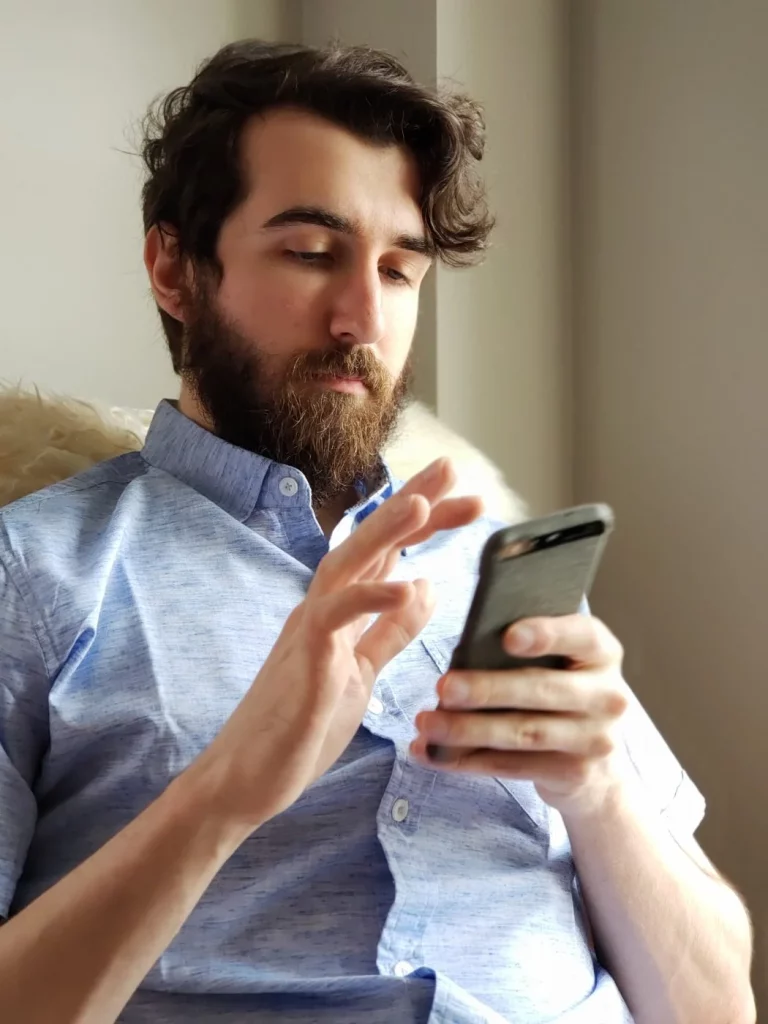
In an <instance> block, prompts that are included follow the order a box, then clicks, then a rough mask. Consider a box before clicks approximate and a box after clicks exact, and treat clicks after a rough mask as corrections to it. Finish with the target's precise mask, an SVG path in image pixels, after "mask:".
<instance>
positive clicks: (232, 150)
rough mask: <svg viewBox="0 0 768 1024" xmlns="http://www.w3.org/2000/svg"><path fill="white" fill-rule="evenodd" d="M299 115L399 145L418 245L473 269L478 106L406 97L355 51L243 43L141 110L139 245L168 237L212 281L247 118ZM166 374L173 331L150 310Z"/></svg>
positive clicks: (392, 78)
mask: <svg viewBox="0 0 768 1024" xmlns="http://www.w3.org/2000/svg"><path fill="white" fill-rule="evenodd" d="M280 106H291V107H301V108H303V109H305V110H308V111H311V112H312V113H315V114H318V115H320V116H322V117H325V118H327V119H328V120H329V121H332V122H334V123H335V124H337V125H340V126H341V127H343V128H346V129H347V130H348V131H350V132H353V133H354V134H355V135H357V136H359V137H361V138H364V139H366V140H369V141H371V142H374V143H378V144H381V145H393V144H394V145H403V146H405V147H406V148H407V149H408V150H410V151H411V152H412V153H413V155H414V157H415V159H416V163H417V166H418V169H419V174H420V181H421V211H422V216H423V218H424V227H425V232H426V236H427V241H428V242H429V244H430V247H431V249H432V250H433V252H434V254H435V256H436V257H437V258H438V259H440V260H442V261H443V262H444V263H446V264H448V265H450V266H468V265H471V264H473V263H476V262H478V261H479V259H480V257H481V255H482V253H483V250H484V249H485V248H486V246H487V244H488V236H489V234H490V231H491V228H492V226H493V219H492V217H491V216H490V214H489V212H488V207H487V205H486V198H485V189H484V186H483V183H482V180H481V178H480V176H479V174H478V172H477V167H476V163H477V161H479V160H480V159H481V158H482V155H483V149H484V145H485V122H484V119H483V113H482V109H481V107H480V105H479V104H478V103H476V102H474V101H473V100H471V99H470V98H469V97H467V96H465V95H462V94H460V93H457V92H444V91H438V90H435V89H429V88H426V87H423V86H420V85H417V84H416V82H415V81H414V80H413V78H412V77H411V75H410V74H409V73H408V72H407V71H406V69H405V68H404V67H403V65H402V64H400V62H399V61H397V60H396V59H395V58H394V57H392V56H390V55H389V54H387V53H384V52H382V51H379V50H374V49H371V48H369V47H365V46H340V45H333V46H330V47H328V48H325V49H315V48H313V47H309V46H299V45H293V44H285V43H277V44H276V43H265V42H262V41H261V40H258V39H246V40H242V41H240V42H236V43H231V44H229V45H227V46H224V47H222V49H220V50H219V51H218V52H217V53H216V54H215V55H214V56H213V57H211V58H210V59H209V60H207V61H205V62H204V63H203V64H202V65H201V66H200V68H199V69H198V71H197V73H196V74H195V77H194V78H193V79H192V81H191V82H190V83H189V85H186V86H182V87H180V88H178V89H174V90H173V91H172V92H170V93H169V94H168V95H167V96H165V97H163V98H160V99H158V100H157V101H155V102H154V103H153V104H152V106H151V107H150V109H149V111H148V113H147V115H146V117H145V119H144V122H143V141H142V146H141V156H142V158H143V161H144V164H145V166H146V171H147V176H146V180H145V183H144V187H143V190H142V209H143V217H144V231H145V233H146V232H148V231H149V229H150V228H151V227H152V226H153V225H157V226H158V227H162V226H163V225H166V224H167V225H170V226H171V227H172V228H173V230H174V233H175V234H176V236H177V244H178V251H179V255H180V256H182V257H189V258H191V259H192V261H193V262H194V263H196V264H198V265H200V266H206V267H207V268H209V269H211V270H213V272H214V273H215V274H216V275H217V277H218V278H219V279H220V278H221V274H222V268H221V265H220V264H219V261H218V259H217V256H216V243H217V240H218V236H219V231H220V228H221V225H222V224H223V222H224V221H225V219H226V218H227V216H228V215H229V214H230V213H231V212H232V211H233V210H234V209H235V208H236V207H237V205H238V204H239V203H240V202H241V201H242V200H243V199H244V198H245V195H244V188H245V185H244V181H243V175H242V168H241V160H240V152H239V141H240V136H241V133H242V130H243V127H244V125H245V124H246V122H247V121H248V120H249V119H250V118H251V117H253V115H254V114H259V113H263V112H264V111H266V110H269V109H274V108H275V107H280ZM160 317H161V319H162V323H163V328H164V330H165V334H166V337H167V339H168V344H169V347H170V350H171V354H172V356H173V360H174V368H175V369H176V370H177V372H178V370H179V366H178V361H179V350H180V348H181V332H182V325H181V324H180V323H179V321H178V320H175V319H174V318H173V317H171V316H169V315H168V314H167V313H165V312H164V311H163V310H160Z"/></svg>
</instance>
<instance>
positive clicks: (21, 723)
mask: <svg viewBox="0 0 768 1024" xmlns="http://www.w3.org/2000/svg"><path fill="white" fill-rule="evenodd" d="M47 695H48V674H47V672H46V668H45V664H44V659H43V654H42V650H41V648H40V645H39V643H38V640H37V637H36V635H35V630H34V624H33V621H32V617H31V615H30V611H29V608H28V605H27V602H25V600H24V597H23V595H22V592H21V590H20V589H19V586H18V584H17V583H16V582H15V581H14V580H13V579H12V577H11V574H10V571H9V569H8V566H7V565H4V564H3V561H2V560H0V917H8V911H9V908H10V905H11V902H12V900H13V894H14V891H15V889H16V884H17V882H18V880H19V877H20V875H21V872H22V869H23V867H24V861H25V859H26V856H27V851H28V849H29V845H30V842H31V841H32V835H33V833H34V830H35V825H36V823H37V802H36V800H35V796H34V793H33V790H32V787H33V785H34V780H35V777H36V776H37V773H38V769H39V766H40V762H41V759H42V757H43V754H44V753H45V750H46V749H47V746H48V738H49V727H48V696H47Z"/></svg>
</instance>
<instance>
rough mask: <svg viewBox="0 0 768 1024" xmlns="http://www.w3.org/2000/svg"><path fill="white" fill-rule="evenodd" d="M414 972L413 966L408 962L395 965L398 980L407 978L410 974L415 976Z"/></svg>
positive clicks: (402, 961)
mask: <svg viewBox="0 0 768 1024" xmlns="http://www.w3.org/2000/svg"><path fill="white" fill-rule="evenodd" d="M413 971H414V966H413V964H409V963H408V961H407V960H400V961H398V963H396V964H395V974H396V975H397V976H398V978H407V977H408V975H409V974H413Z"/></svg>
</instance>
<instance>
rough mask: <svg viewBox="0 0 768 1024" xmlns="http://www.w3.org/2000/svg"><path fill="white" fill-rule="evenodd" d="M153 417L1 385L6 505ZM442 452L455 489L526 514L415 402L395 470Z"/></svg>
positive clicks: (515, 514) (128, 436) (497, 510)
mask: <svg viewBox="0 0 768 1024" xmlns="http://www.w3.org/2000/svg"><path fill="white" fill-rule="evenodd" d="M151 418H152V413H151V412H150V411H144V410H139V409H119V408H112V409H109V408H107V407H105V406H100V405H98V404H95V403H90V402H83V401H79V400H77V399H74V398H59V397H52V396H44V395H41V394H39V393H38V392H30V391H22V390H20V389H19V388H7V389H0V507H2V506H3V505H6V504H8V503H9V502H11V501H15V500H16V499H17V498H21V497H23V496H24V495H26V494H30V493H32V492H33V491H37V490H39V489H40V488H42V487H46V486H48V484H52V483H56V482H57V481H58V480H64V479H66V478H67V477H69V476H73V475H74V474H75V473H79V472H81V471H82V470H84V469H87V468H88V467H89V466H91V465H93V464H94V463H95V462H100V461H102V460H103V459H111V458H113V457H114V456H115V455H121V454H123V453H124V452H129V451H134V450H136V449H138V448H141V446H142V443H143V440H144V435H145V434H146V431H147V427H148V426H149V422H150V420H151ZM441 455H448V456H450V458H451V459H452V460H453V462H454V465H455V466H456V470H457V473H458V478H459V479H458V484H457V486H456V488H455V491H454V493H456V494H479V495H480V496H481V497H482V498H483V501H484V504H485V508H486V511H487V513H488V514H489V515H491V516H493V517H494V518H497V519H501V520H504V521H506V522H510V523H511V522H517V521H519V520H521V519H524V518H525V515H526V510H525V506H524V504H523V502H522V501H521V500H520V499H519V498H518V496H517V495H516V494H515V493H514V492H513V491H511V490H510V488H509V487H507V486H506V484H505V483H504V479H503V477H502V475H501V473H500V471H499V470H498V469H497V467H496V466H494V464H493V463H492V462H491V461H490V460H489V459H487V458H486V457H485V456H484V455H483V454H482V453H481V452H479V451H478V450H477V449H476V448H474V447H473V446H472V445H471V444H469V442H468V441H465V440H464V439H463V438H462V437H460V436H459V435H458V434H455V433H454V432H453V431H452V430H450V429H449V428H448V427H447V426H445V424H443V423H441V422H440V421H439V420H438V419H437V418H436V417H435V416H434V415H433V414H432V413H431V412H430V411H429V410H428V409H427V408H426V406H424V405H421V404H420V403H419V402H412V403H411V404H410V405H409V406H408V408H407V409H406V410H405V411H404V413H403V417H402V421H401V426H400V430H399V432H398V436H397V437H396V438H395V440H394V441H393V442H392V443H391V444H390V446H389V448H388V449H387V451H386V457H387V460H388V462H389V464H390V466H391V467H392V470H393V472H394V473H395V475H396V476H398V477H400V478H401V479H404V480H407V479H408V478H409V477H411V476H413V474H414V473H416V472H417V471H418V470H420V469H423V467H424V466H426V465H427V464H428V463H430V462H431V461H432V460H433V459H435V458H438V457H439V456H441Z"/></svg>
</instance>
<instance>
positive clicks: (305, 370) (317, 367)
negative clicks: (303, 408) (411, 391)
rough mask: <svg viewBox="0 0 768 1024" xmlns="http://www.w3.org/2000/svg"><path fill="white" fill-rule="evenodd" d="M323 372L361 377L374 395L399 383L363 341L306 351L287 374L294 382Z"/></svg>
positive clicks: (325, 373)
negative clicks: (355, 344)
mask: <svg viewBox="0 0 768 1024" xmlns="http://www.w3.org/2000/svg"><path fill="white" fill-rule="evenodd" d="M323 375H331V376H334V377H353V378H355V379H358V380H361V381H362V382H363V384H365V386H366V387H367V388H368V390H369V391H370V392H371V393H372V394H374V395H380V394H384V393H386V392H388V391H392V389H393V388H394V384H395V381H394V378H393V377H392V374H391V373H390V372H389V370H387V368H386V367H385V366H383V365H382V363H381V361H380V360H379V359H377V358H376V356H375V355H374V354H373V352H372V351H371V350H370V349H369V348H366V347H365V346H363V345H358V346H357V348H352V349H327V350H324V351H318V352H302V353H300V354H299V355H297V356H296V357H295V358H294V360H293V361H292V363H291V365H290V366H289V367H288V372H287V375H286V377H287V381H288V383H289V384H290V383H305V382H307V381H310V380H312V379H313V378H315V377H318V376H323Z"/></svg>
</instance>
